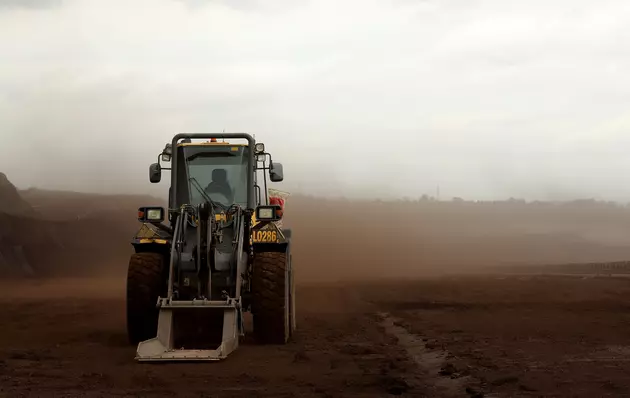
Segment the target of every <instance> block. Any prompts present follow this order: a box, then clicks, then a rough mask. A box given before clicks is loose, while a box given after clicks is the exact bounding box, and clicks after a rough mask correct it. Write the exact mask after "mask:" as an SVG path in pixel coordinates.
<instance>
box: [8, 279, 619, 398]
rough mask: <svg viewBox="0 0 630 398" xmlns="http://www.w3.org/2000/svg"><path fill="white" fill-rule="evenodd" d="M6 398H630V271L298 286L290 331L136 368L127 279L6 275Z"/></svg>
mask: <svg viewBox="0 0 630 398" xmlns="http://www.w3.org/2000/svg"><path fill="white" fill-rule="evenodd" d="M0 288H1V290H2V292H3V295H2V298H1V299H0V305H2V309H3V316H4V319H5V322H3V326H2V329H1V331H0V395H1V396H7V397H21V396H28V397H48V396H50V397H61V396H64V397H78V396H87V397H105V396H121V397H122V396H124V397H131V396H138V397H140V396H142V397H166V396H183V397H188V396H190V397H204V396H205V397H380V396H397V395H402V396H412V397H451V396H453V397H458V396H461V397H467V396H478V397H480V396H484V395H482V394H485V396H505V397H514V396H522V397H530V396H531V397H538V396H545V397H556V396H557V397H560V396H562V397H569V396H570V397H594V396H598V397H603V396H611V397H612V396H615V397H617V396H627V395H628V394H630V377H629V376H630V367H629V366H628V356H629V355H630V344H628V336H630V313H629V312H628V311H627V309H628V307H629V305H628V304H627V302H626V301H625V300H624V299H625V298H627V297H628V296H629V295H630V278H614V277H613V278H610V277H601V278H594V277H586V278H584V277H560V276H554V277H552V276H536V275H532V276H466V277H465V276H461V277H442V278H433V279H424V280H416V281H406V282H394V281H389V282H380V283H374V282H372V283H361V284H355V285H345V284H319V285H301V286H300V288H299V290H298V294H299V302H298V309H299V321H298V322H299V323H298V326H299V333H298V334H297V336H296V338H295V341H293V342H291V343H290V344H288V345H286V346H281V347H278V346H258V345H255V344H253V343H252V342H250V341H247V340H246V341H245V342H244V344H243V345H242V346H241V347H240V348H239V350H238V351H237V352H235V353H234V354H233V355H232V356H231V357H229V358H228V359H227V360H225V361H223V362H220V363H201V364H139V363H135V362H134V360H133V356H134V347H132V346H130V345H129V344H128V343H127V341H126V335H125V321H124V281H121V280H120V279H101V280H97V279H63V280H61V279H60V280H46V281H29V282H21V283H20V284H15V283H6V282H5V283H2V286H1V287H0Z"/></svg>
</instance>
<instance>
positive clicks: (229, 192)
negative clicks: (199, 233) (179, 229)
mask: <svg viewBox="0 0 630 398" xmlns="http://www.w3.org/2000/svg"><path fill="white" fill-rule="evenodd" d="M177 151H178V154H177V157H176V159H177V162H178V165H177V167H176V170H177V173H178V175H177V185H176V186H177V193H176V198H177V205H181V204H184V203H186V204H191V205H193V206H196V205H198V204H200V203H203V202H205V201H206V200H207V198H210V199H211V200H212V201H213V202H217V203H220V204H221V205H222V206H223V207H226V208H227V207H230V206H232V205H234V204H237V205H239V206H242V207H247V174H248V173H247V170H248V167H247V166H248V160H249V148H248V147H247V146H245V145H229V144H226V145H221V144H218V145H202V144H185V143H184V144H180V145H178V146H177Z"/></svg>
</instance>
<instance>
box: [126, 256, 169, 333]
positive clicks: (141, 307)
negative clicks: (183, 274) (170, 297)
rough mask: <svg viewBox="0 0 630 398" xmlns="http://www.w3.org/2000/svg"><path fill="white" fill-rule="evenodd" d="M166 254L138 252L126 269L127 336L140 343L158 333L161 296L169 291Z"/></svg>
mask: <svg viewBox="0 0 630 398" xmlns="http://www.w3.org/2000/svg"><path fill="white" fill-rule="evenodd" d="M164 270H165V265H164V256H163V255H161V254H158V253H135V254H132V255H131V258H130V259H129V268H128V271H127V335H128V338H129V342H130V343H131V344H138V343H139V342H141V341H144V340H148V339H150V338H153V337H155V336H156V335H157V324H158V315H159V310H158V309H157V308H156V304H157V299H158V296H160V295H161V296H164V295H165V293H166V283H165V279H164Z"/></svg>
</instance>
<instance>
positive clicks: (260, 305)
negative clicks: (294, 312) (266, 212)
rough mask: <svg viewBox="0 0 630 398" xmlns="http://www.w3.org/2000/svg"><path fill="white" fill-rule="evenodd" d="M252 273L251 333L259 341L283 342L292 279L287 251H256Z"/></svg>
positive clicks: (288, 325)
mask: <svg viewBox="0 0 630 398" xmlns="http://www.w3.org/2000/svg"><path fill="white" fill-rule="evenodd" d="M255 256H256V257H255V258H254V267H253V274H252V315H253V317H254V335H255V336H256V339H257V340H258V341H259V342H260V343H262V344H286V343H287V341H288V340H289V337H290V335H291V312H290V311H291V301H290V298H291V280H290V276H289V263H288V261H287V254H286V253H278V252H262V253H256V255H255Z"/></svg>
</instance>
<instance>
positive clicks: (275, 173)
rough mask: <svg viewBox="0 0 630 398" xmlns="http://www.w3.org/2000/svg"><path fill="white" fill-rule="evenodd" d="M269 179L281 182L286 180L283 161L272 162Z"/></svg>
mask: <svg viewBox="0 0 630 398" xmlns="http://www.w3.org/2000/svg"><path fill="white" fill-rule="evenodd" d="M269 179H270V180H271V181H272V182H280V181H282V180H284V171H283V168H282V164H281V163H272V164H271V168H270V169H269Z"/></svg>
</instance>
